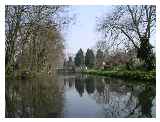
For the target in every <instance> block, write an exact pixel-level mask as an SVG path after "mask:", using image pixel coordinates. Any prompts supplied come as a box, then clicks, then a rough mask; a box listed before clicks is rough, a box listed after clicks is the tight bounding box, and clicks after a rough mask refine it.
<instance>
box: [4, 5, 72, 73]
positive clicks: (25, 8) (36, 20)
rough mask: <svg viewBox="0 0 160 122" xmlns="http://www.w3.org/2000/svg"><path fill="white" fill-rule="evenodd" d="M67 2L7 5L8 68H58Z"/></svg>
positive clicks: (19, 70)
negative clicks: (63, 4) (57, 4)
mask: <svg viewBox="0 0 160 122" xmlns="http://www.w3.org/2000/svg"><path fill="white" fill-rule="evenodd" d="M65 8H66V6H44V5H43V6H40V5H39V6H34V5H9V6H8V5H7V6H5V36H6V38H5V71H6V75H8V74H12V73H14V72H16V71H18V72H23V71H27V72H33V71H35V72H50V73H52V72H54V68H55V66H56V64H57V63H58V62H59V60H60V59H61V57H63V48H64V39H63V36H62V31H61V30H62V29H63V27H64V26H65V25H67V24H69V22H70V21H69V20H70V18H69V17H68V16H66V14H65Z"/></svg>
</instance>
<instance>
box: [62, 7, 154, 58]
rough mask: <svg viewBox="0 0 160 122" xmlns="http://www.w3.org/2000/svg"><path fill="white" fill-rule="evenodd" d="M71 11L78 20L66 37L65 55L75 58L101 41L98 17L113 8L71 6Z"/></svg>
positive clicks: (69, 29) (70, 27)
mask: <svg viewBox="0 0 160 122" xmlns="http://www.w3.org/2000/svg"><path fill="white" fill-rule="evenodd" d="M70 10H71V11H70V14H76V19H75V24H73V25H71V26H69V28H68V33H67V35H66V36H65V40H66V45H65V46H66V49H65V54H66V55H67V56H74V55H75V53H77V51H78V50H79V49H80V48H82V50H83V51H84V52H86V50H87V49H88V48H93V47H94V46H95V44H96V42H97V41H98V40H100V39H101V37H100V34H98V32H97V31H96V20H97V17H101V16H103V15H104V14H106V13H110V12H111V10H112V6H106V5H105V6H102V5H101V6H98V5H97V6H92V5H90V6H87V5H85V6H71V9H70ZM153 38H154V39H153ZM153 38H152V39H151V40H153V41H152V42H151V44H153V45H155V36H153Z"/></svg>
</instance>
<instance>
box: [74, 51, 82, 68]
mask: <svg viewBox="0 0 160 122" xmlns="http://www.w3.org/2000/svg"><path fill="white" fill-rule="evenodd" d="M74 62H75V65H76V66H78V67H80V66H83V65H84V55H83V51H82V49H79V51H78V52H77V54H76V56H75V59H74Z"/></svg>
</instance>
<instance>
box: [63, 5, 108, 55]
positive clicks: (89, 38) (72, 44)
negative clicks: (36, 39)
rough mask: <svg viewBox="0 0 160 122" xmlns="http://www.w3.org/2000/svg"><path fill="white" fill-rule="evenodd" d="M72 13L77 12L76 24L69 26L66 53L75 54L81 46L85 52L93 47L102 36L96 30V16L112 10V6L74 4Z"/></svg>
mask: <svg viewBox="0 0 160 122" xmlns="http://www.w3.org/2000/svg"><path fill="white" fill-rule="evenodd" d="M71 10H72V12H71V14H74V13H75V14H76V21H75V24H73V25H71V26H70V27H69V28H68V32H69V33H67V35H66V37H65V40H66V50H65V52H66V54H67V55H74V54H75V53H76V52H77V51H78V50H79V49H80V48H82V50H83V51H84V52H86V50H87V49H88V48H92V47H93V46H94V45H95V44H96V42H97V41H98V39H100V36H97V35H98V33H97V32H96V18H97V17H100V16H102V15H103V14H104V13H107V12H109V11H110V10H111V6H72V7H71Z"/></svg>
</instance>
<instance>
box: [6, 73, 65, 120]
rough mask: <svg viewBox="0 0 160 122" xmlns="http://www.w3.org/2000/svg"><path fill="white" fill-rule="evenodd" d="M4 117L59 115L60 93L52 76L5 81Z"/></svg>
mask: <svg viewBox="0 0 160 122" xmlns="http://www.w3.org/2000/svg"><path fill="white" fill-rule="evenodd" d="M5 93H6V95H5V97H6V117H59V116H60V110H61V106H62V104H61V102H62V94H61V92H60V91H59V89H58V85H57V84H56V82H55V81H54V79H53V78H49V77H48V76H41V77H38V78H34V79H30V80H8V81H6V92H5Z"/></svg>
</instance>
